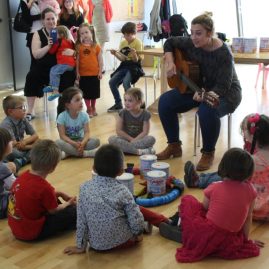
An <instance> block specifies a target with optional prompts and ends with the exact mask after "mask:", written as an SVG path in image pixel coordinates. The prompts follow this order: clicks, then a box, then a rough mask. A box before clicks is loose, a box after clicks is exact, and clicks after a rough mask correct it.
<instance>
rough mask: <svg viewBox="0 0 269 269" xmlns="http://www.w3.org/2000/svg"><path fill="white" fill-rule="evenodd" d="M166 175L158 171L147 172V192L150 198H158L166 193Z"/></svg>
mask: <svg viewBox="0 0 269 269" xmlns="http://www.w3.org/2000/svg"><path fill="white" fill-rule="evenodd" d="M166 178H167V176H166V173H165V172H163V171H160V170H154V171H149V172H147V192H148V193H151V194H152V196H160V195H163V194H165V193H166Z"/></svg>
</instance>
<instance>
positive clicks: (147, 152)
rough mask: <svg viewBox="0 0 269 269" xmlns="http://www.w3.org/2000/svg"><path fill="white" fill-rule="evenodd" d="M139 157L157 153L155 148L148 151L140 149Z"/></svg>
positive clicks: (147, 149)
mask: <svg viewBox="0 0 269 269" xmlns="http://www.w3.org/2000/svg"><path fill="white" fill-rule="evenodd" d="M138 152H139V155H146V154H155V153H156V151H155V149H154V148H152V147H151V148H146V149H139V150H138Z"/></svg>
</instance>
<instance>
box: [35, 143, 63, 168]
mask: <svg viewBox="0 0 269 269" xmlns="http://www.w3.org/2000/svg"><path fill="white" fill-rule="evenodd" d="M30 155H31V167H32V170H33V171H36V172H40V173H51V172H53V171H54V169H55V167H56V166H57V164H58V163H59V161H60V160H61V150H60V149H59V147H58V146H57V145H56V143H55V142H54V141H52V140H50V139H44V140H38V141H37V142H36V143H35V144H34V146H33V148H32V150H31V153H30Z"/></svg>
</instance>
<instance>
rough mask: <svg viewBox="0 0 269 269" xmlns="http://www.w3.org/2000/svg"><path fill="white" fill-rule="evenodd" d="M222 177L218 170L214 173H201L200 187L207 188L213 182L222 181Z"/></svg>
mask: <svg viewBox="0 0 269 269" xmlns="http://www.w3.org/2000/svg"><path fill="white" fill-rule="evenodd" d="M221 180H222V178H221V177H220V176H219V175H218V172H213V173H201V174H200V175H199V181H198V187H199V188H200V189H205V188H206V187H207V186H209V185H210V184H211V183H214V182H217V181H221Z"/></svg>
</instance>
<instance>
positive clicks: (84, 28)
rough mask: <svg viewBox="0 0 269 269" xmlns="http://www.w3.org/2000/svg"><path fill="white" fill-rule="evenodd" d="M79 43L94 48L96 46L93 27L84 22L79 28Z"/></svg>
mask: <svg viewBox="0 0 269 269" xmlns="http://www.w3.org/2000/svg"><path fill="white" fill-rule="evenodd" d="M77 43H78V44H80V43H85V44H92V45H94V46H95V45H96V43H97V41H96V35H95V30H94V26H93V25H90V24H88V23H86V22H84V23H82V24H81V25H80V26H79V29H78V36H77Z"/></svg>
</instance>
